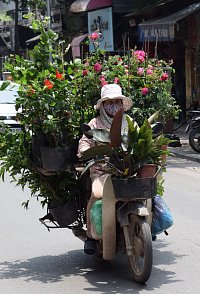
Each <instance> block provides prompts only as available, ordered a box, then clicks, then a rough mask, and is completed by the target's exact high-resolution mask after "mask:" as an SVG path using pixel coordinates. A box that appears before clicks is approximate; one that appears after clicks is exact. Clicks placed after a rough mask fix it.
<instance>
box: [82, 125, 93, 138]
mask: <svg viewBox="0 0 200 294" xmlns="http://www.w3.org/2000/svg"><path fill="white" fill-rule="evenodd" d="M90 130H91V127H90V126H88V124H85V123H83V124H82V125H81V131H82V133H83V134H84V135H85V136H86V137H87V138H88V139H92V138H93V136H92V135H91V134H89V133H88V132H89V131H90Z"/></svg>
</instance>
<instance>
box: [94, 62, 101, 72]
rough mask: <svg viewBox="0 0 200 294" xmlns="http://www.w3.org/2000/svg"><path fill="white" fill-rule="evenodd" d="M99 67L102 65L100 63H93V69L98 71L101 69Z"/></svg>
mask: <svg viewBox="0 0 200 294" xmlns="http://www.w3.org/2000/svg"><path fill="white" fill-rule="evenodd" d="M101 68H102V66H101V64H100V63H98V62H97V63H95V65H94V70H95V71H97V72H99V71H101Z"/></svg>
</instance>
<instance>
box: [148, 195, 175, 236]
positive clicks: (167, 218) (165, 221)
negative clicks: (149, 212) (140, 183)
mask: <svg viewBox="0 0 200 294" xmlns="http://www.w3.org/2000/svg"><path fill="white" fill-rule="evenodd" d="M172 225H173V217H172V214H171V212H170V210H169V208H168V207H167V205H166V203H165V201H164V200H163V198H162V197H161V196H155V197H154V198H153V217H152V224H151V232H152V235H158V234H161V233H162V232H164V231H166V230H167V229H169V228H170V227H171V226H172Z"/></svg>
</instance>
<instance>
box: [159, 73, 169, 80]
mask: <svg viewBox="0 0 200 294" xmlns="http://www.w3.org/2000/svg"><path fill="white" fill-rule="evenodd" d="M168 77H169V76H168V74H167V73H166V72H164V73H163V74H162V76H161V77H160V80H161V81H166V80H167V79H168Z"/></svg>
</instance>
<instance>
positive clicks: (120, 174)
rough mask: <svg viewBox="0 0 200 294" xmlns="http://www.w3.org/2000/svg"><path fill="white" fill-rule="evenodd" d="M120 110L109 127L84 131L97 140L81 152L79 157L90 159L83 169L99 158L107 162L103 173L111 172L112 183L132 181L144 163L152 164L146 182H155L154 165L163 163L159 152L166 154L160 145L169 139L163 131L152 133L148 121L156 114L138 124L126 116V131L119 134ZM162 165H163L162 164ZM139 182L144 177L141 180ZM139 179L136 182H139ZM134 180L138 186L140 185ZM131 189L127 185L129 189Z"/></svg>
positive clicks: (139, 173) (139, 172) (100, 160)
mask: <svg viewBox="0 0 200 294" xmlns="http://www.w3.org/2000/svg"><path fill="white" fill-rule="evenodd" d="M122 114H123V111H119V112H118V113H117V114H116V115H115V117H114V119H113V123H112V126H111V130H110V131H106V130H101V129H92V130H89V131H87V132H86V135H89V136H92V137H93V139H94V140H95V141H97V142H98V143H100V145H96V146H94V147H92V148H90V149H89V150H86V151H85V152H84V153H83V156H82V159H83V160H89V159H91V158H92V160H90V161H89V163H88V165H87V166H86V167H85V169H84V171H83V173H84V172H85V171H86V170H87V169H88V168H90V167H91V166H92V165H94V164H96V163H99V162H102V163H107V168H106V169H105V173H111V174H112V178H113V180H114V181H113V183H114V182H116V181H118V180H120V185H121V182H123V181H124V180H125V182H126V184H127V183H128V182H130V183H131V182H133V181H134V185H136V183H135V179H136V178H137V181H138V177H139V176H140V175H141V169H142V168H143V167H144V166H147V167H148V165H152V164H153V165H154V173H153V174H151V175H150V176H148V177H149V178H150V179H149V180H148V182H149V183H152V184H153V185H154V186H155V180H153V181H152V178H153V176H154V174H155V172H156V170H157V167H158V166H160V167H161V168H162V167H163V158H162V155H164V154H169V152H168V151H167V150H163V149H162V146H163V145H164V144H168V142H169V139H167V138H166V137H164V135H163V134H160V135H159V136H154V135H153V132H152V128H151V125H150V123H151V121H152V119H154V118H155V115H158V113H156V114H155V115H153V116H151V117H150V118H149V120H148V119H145V120H144V122H143V124H142V125H141V126H140V127H139V126H138V125H137V124H135V123H134V122H133V121H132V119H131V118H130V117H129V116H127V121H128V126H129V132H128V134H127V135H121V119H122ZM163 168H164V167H163ZM139 182H140V185H139V186H140V188H141V183H144V181H142V180H140V181H139ZM139 182H138V183H139ZM139 186H138V184H137V187H139ZM131 190H134V189H130V190H129V191H131Z"/></svg>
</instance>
